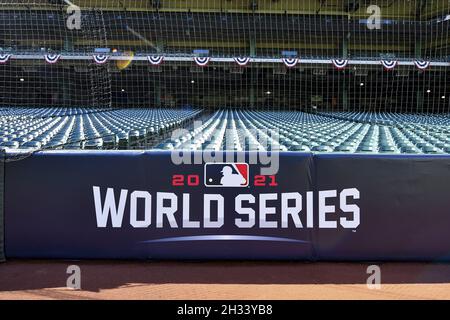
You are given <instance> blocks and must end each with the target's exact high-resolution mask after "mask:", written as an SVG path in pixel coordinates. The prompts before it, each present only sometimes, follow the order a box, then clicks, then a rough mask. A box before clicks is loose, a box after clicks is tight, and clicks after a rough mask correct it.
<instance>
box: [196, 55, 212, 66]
mask: <svg viewBox="0 0 450 320" xmlns="http://www.w3.org/2000/svg"><path fill="white" fill-rule="evenodd" d="M209 60H210V58H209V57H195V58H194V61H195V63H196V64H197V65H198V66H199V67H206V66H207V65H208V63H209Z"/></svg>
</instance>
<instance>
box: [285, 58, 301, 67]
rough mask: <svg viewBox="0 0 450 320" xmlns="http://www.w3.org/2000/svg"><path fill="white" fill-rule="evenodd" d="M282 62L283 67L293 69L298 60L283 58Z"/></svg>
mask: <svg viewBox="0 0 450 320" xmlns="http://www.w3.org/2000/svg"><path fill="white" fill-rule="evenodd" d="M282 60H283V63H284V65H285V66H286V67H288V68H294V67H295V66H296V65H297V64H298V62H299V59H298V58H283V59H282Z"/></svg>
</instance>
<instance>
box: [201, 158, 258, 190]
mask: <svg viewBox="0 0 450 320" xmlns="http://www.w3.org/2000/svg"><path fill="white" fill-rule="evenodd" d="M248 176H249V174H248V164H247V163H207V164H205V186H206V187H247V186H248Z"/></svg>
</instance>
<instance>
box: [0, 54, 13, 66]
mask: <svg viewBox="0 0 450 320" xmlns="http://www.w3.org/2000/svg"><path fill="white" fill-rule="evenodd" d="M9 58H11V55H10V54H0V63H2V64H3V63H7V62H8V60H9Z"/></svg>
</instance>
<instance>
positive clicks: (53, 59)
mask: <svg viewBox="0 0 450 320" xmlns="http://www.w3.org/2000/svg"><path fill="white" fill-rule="evenodd" d="M59 58H61V55H60V54H56V53H49V54H46V55H45V56H44V59H45V61H46V62H47V63H50V64H55V63H57V62H58V60H59Z"/></svg>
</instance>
